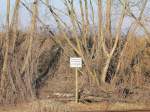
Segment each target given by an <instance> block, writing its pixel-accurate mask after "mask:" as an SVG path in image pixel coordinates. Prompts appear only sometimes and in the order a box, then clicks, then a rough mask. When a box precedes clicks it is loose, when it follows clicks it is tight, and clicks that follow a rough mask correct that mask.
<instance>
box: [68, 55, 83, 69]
mask: <svg viewBox="0 0 150 112" xmlns="http://www.w3.org/2000/svg"><path fill="white" fill-rule="evenodd" d="M70 67H71V68H81V67H82V58H74V57H71V58H70Z"/></svg>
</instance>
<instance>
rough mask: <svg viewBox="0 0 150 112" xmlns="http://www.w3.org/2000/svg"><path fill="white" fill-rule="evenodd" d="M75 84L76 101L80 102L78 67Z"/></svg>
mask: <svg viewBox="0 0 150 112" xmlns="http://www.w3.org/2000/svg"><path fill="white" fill-rule="evenodd" d="M75 78H76V79H75V86H76V91H75V92H76V94H75V102H76V103H78V102H79V94H78V68H76V69H75Z"/></svg>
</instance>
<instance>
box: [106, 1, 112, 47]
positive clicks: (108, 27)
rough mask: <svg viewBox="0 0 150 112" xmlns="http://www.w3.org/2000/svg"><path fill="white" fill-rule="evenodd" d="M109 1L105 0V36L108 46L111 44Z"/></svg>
mask: <svg viewBox="0 0 150 112" xmlns="http://www.w3.org/2000/svg"><path fill="white" fill-rule="evenodd" d="M111 1H112V0H107V1H106V2H107V3H106V34H105V36H106V38H107V42H108V48H111V44H112V38H111V37H112V35H111Z"/></svg>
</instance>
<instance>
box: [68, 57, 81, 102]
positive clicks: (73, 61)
mask: <svg viewBox="0 0 150 112" xmlns="http://www.w3.org/2000/svg"><path fill="white" fill-rule="evenodd" d="M70 67H71V68H75V87H76V89H75V102H76V103H78V102H79V92H78V68H81V67H82V59H81V58H70Z"/></svg>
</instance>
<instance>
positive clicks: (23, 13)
mask: <svg viewBox="0 0 150 112" xmlns="http://www.w3.org/2000/svg"><path fill="white" fill-rule="evenodd" d="M10 1H11V14H12V13H13V7H14V3H15V0H10ZM22 1H23V2H24V3H26V5H27V6H28V7H29V8H30V7H31V3H32V1H33V0H22ZM43 1H44V0H43ZM96 1H97V0H93V6H94V12H95V20H96V21H97V5H96V4H97V2H96ZM102 1H103V6H104V7H105V2H106V0H102ZM132 1H133V0H132ZM135 1H138V0H135ZM74 2H75V7H76V12H77V14H78V17H80V10H79V0H74ZM50 3H51V4H52V6H54V7H56V8H58V9H59V10H62V11H65V8H64V5H63V0H50ZM114 4H115V3H114ZM149 6H150V2H149V3H148V5H147V10H149V8H150V7H149ZM104 7H103V12H105V10H104V9H105V8H104ZM132 10H133V12H135V14H136V15H138V10H139V9H137V8H136V7H134V8H133V9H132ZM39 12H40V13H39V16H40V18H41V19H42V21H44V23H46V24H48V25H50V26H51V27H53V28H55V27H56V25H55V24H56V23H55V21H54V20H53V18H52V17H51V15H50V13H49V11H48V9H46V7H45V6H44V5H42V4H41V2H40V8H39ZM89 13H91V12H89ZM119 13H120V9H119V8H118V7H117V5H116V4H115V5H113V8H112V14H113V16H112V26H113V27H114V26H116V25H115V24H116V23H117V18H118V17H119V15H118V14H119ZM146 14H147V15H150V11H146ZM5 16H6V0H0V27H2V26H3V24H4V23H5ZM61 18H62V19H63V20H64V21H66V22H67V23H68V24H69V22H68V21H69V18H68V17H66V16H64V15H62V14H61ZM89 19H90V20H91V17H89ZM103 19H104V20H105V17H104V18H103ZM131 22H132V19H131V18H129V17H126V18H125V20H124V23H123V29H124V30H126V29H128V27H129V25H130V24H131ZM20 23H21V27H27V26H28V25H29V23H30V13H29V12H28V11H27V10H26V9H25V8H24V7H23V6H22V5H21V8H20Z"/></svg>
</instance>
